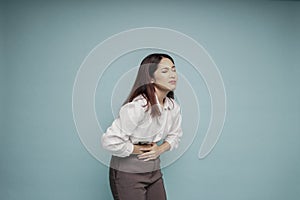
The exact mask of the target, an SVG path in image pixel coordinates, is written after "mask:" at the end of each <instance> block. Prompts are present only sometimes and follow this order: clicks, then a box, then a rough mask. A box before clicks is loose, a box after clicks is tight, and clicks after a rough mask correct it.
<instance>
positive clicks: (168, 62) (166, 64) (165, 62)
mask: <svg viewBox="0 0 300 200" xmlns="http://www.w3.org/2000/svg"><path fill="white" fill-rule="evenodd" d="M172 66H174V64H173V63H172V61H171V60H170V59H169V58H162V59H161V61H160V62H159V65H158V67H160V68H162V67H172Z"/></svg>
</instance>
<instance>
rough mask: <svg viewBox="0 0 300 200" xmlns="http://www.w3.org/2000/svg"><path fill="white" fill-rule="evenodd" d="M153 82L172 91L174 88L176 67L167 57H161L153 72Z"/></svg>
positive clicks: (160, 87)
mask: <svg viewBox="0 0 300 200" xmlns="http://www.w3.org/2000/svg"><path fill="white" fill-rule="evenodd" d="M154 83H155V84H156V85H158V86H159V89H163V90H167V91H173V90H174V89H175V88H176V83H177V73H176V68H175V66H174V64H173V63H172V61H171V60H170V59H169V58H162V59H161V61H160V62H159V64H158V67H157V69H156V71H155V72H154Z"/></svg>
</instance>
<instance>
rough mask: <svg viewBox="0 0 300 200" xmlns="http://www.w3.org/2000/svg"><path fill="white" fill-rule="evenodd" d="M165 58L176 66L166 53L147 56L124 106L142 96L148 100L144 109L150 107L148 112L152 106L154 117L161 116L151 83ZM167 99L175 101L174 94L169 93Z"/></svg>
mask: <svg viewBox="0 0 300 200" xmlns="http://www.w3.org/2000/svg"><path fill="white" fill-rule="evenodd" d="M163 58H168V59H170V60H171V61H172V63H173V64H174V60H173V58H172V57H171V56H169V55H167V54H164V53H153V54H150V55H148V56H146V57H145V58H144V59H143V60H142V62H141V64H140V67H139V71H138V74H137V76H136V79H135V82H134V84H133V86H132V89H131V92H130V93H129V96H128V97H127V99H126V101H125V102H124V103H123V105H125V104H126V103H128V102H131V101H132V100H133V99H134V98H135V97H137V96H138V95H140V94H141V95H143V97H144V98H145V99H146V100H147V104H146V105H144V107H145V106H148V108H147V110H146V111H148V110H149V107H150V106H151V108H152V109H151V116H152V117H154V116H158V115H160V114H161V113H160V111H159V108H158V107H157V106H155V104H156V98H155V87H154V86H155V85H154V83H151V79H152V78H154V72H155V71H156V70H157V67H158V64H159V63H160V61H161V60H162V59H163ZM167 97H169V98H172V99H174V92H173V91H170V92H168V94H167Z"/></svg>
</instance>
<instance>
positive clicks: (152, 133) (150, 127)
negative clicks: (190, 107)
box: [101, 94, 182, 157]
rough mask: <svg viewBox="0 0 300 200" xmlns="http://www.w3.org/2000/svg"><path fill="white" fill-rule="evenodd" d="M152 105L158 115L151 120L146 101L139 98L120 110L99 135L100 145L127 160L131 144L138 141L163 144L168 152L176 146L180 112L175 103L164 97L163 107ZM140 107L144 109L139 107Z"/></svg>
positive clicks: (131, 149) (178, 139)
mask: <svg viewBox="0 0 300 200" xmlns="http://www.w3.org/2000/svg"><path fill="white" fill-rule="evenodd" d="M155 97H156V104H155V105H153V106H158V107H159V110H160V113H161V115H159V116H156V117H151V115H150V113H151V107H153V106H151V107H150V108H149V110H148V111H146V110H147V106H144V105H146V104H147V100H146V99H145V98H144V97H143V96H142V95H139V96H137V97H135V98H134V99H133V100H132V101H131V102H129V103H126V104H125V105H123V106H122V107H121V108H120V111H119V115H118V117H117V118H116V119H115V120H114V121H113V123H112V125H111V126H110V127H108V128H107V130H106V132H105V133H104V134H103V135H102V140H101V143H102V146H103V148H104V149H106V150H108V151H110V152H111V153H112V155H114V156H118V157H127V156H129V155H130V154H132V152H133V149H134V144H138V143H139V142H144V143H151V142H160V141H166V142H168V143H169V144H170V150H173V149H174V148H177V147H178V144H179V141H180V137H181V136H182V129H181V121H182V117H181V111H180V106H179V105H178V103H177V102H176V101H175V100H174V99H171V98H169V97H166V98H165V101H164V105H163V106H161V105H160V104H159V103H158V102H159V101H158V98H157V95H156V94H155ZM143 106H144V107H143Z"/></svg>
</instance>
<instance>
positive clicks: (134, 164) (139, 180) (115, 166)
mask: <svg viewBox="0 0 300 200" xmlns="http://www.w3.org/2000/svg"><path fill="white" fill-rule="evenodd" d="M109 181H110V188H111V191H112V195H113V197H114V199H115V200H166V199H167V197H166V192H165V188H164V183H163V178H162V173H161V170H160V159H159V158H157V159H155V160H151V161H143V160H139V159H138V158H137V157H136V155H130V156H129V157H125V158H120V157H116V156H112V158H111V163H110V169H109Z"/></svg>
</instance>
